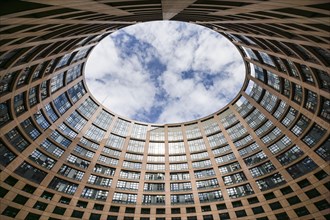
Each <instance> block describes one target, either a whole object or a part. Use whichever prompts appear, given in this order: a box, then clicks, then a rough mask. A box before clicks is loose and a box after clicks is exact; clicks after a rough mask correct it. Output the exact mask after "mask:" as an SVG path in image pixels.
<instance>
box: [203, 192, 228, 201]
mask: <svg viewBox="0 0 330 220" xmlns="http://www.w3.org/2000/svg"><path fill="white" fill-rule="evenodd" d="M198 197H199V201H200V202H211V201H219V200H223V197H222V192H221V191H220V190H217V191H210V192H203V193H198Z"/></svg>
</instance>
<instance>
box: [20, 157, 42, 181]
mask: <svg viewBox="0 0 330 220" xmlns="http://www.w3.org/2000/svg"><path fill="white" fill-rule="evenodd" d="M15 173H16V174H18V175H20V176H21V177H24V178H26V179H28V180H30V181H32V182H35V183H38V184H39V183H41V181H42V180H43V179H44V178H45V177H46V175H47V173H46V172H44V171H42V170H39V169H37V168H35V167H34V166H31V165H30V164H28V163H26V162H23V163H22V164H21V165H20V166H19V167H17V169H16V170H15Z"/></svg>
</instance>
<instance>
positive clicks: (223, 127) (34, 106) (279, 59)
mask: <svg viewBox="0 0 330 220" xmlns="http://www.w3.org/2000/svg"><path fill="white" fill-rule="evenodd" d="M0 4H1V12H0V13H1V23H0V24H1V26H0V28H1V38H0V42H1V49H0V77H1V78H0V129H1V131H0V172H1V173H0V174H1V185H0V197H1V198H0V199H1V200H0V219H32V220H35V219H41V220H46V219H47V220H48V219H49V220H54V219H90V220H98V219H100V220H105V219H108V220H113V219H118V220H123V219H125V220H130V219H134V220H135V219H139V220H147V219H148V220H149V219H150V220H165V219H166V220H179V219H181V220H194V219H198V220H202V219H203V220H210V219H221V220H224V219H245V220H246V219H249V220H250V219H258V220H266V219H280V220H284V219H317V220H321V219H330V211H329V210H330V205H329V202H330V199H329V198H330V196H329V190H330V178H329V160H330V151H329V146H330V140H329V134H330V132H329V127H330V126H329V125H330V93H329V92H330V75H329V72H330V46H329V45H330V44H329V41H330V38H329V21H330V20H329V19H330V18H329V1H326V0H313V1H308V0H307V1H277V0H270V1H257V0H238V1H215V0H205V1H204V0H196V1H194V0H183V1H174V0H173V1H172V0H150V1H143V0H141V1H140V0H139V1H127V0H95V1H91V0H76V1H63V0H47V1H42V0H26V1H1V3H0ZM163 19H166V20H178V21H185V22H193V23H196V24H199V25H203V26H205V27H208V28H211V29H213V30H215V31H217V32H219V33H220V34H222V35H224V36H225V37H227V38H228V39H230V40H231V42H232V43H233V44H234V45H235V46H236V47H237V48H238V49H239V51H240V53H241V54H242V57H243V58H244V62H245V66H246V73H242V74H246V79H245V83H244V86H243V88H242V90H241V91H240V92H239V94H238V96H237V97H236V98H235V99H234V100H232V101H231V102H230V103H229V104H228V105H227V106H226V107H224V108H222V109H220V110H219V111H218V112H216V113H214V114H212V115H209V116H207V117H204V118H201V119H198V120H194V121H189V122H184V123H177V124H165V125H159V124H148V123H143V122H138V121H133V120H130V119H127V118H124V117H121V116H120V112H118V113H119V115H118V114H116V113H114V112H112V111H111V110H109V109H106V108H105V107H103V106H102V104H101V103H99V102H98V101H97V100H95V98H94V97H93V96H92V94H90V92H89V91H88V89H87V87H86V84H85V81H84V66H85V63H86V60H87V58H88V54H89V53H90V51H91V50H92V49H93V47H94V46H95V45H97V43H98V42H99V41H100V40H101V39H103V38H104V37H106V36H107V35H109V34H111V33H112V32H114V31H116V30H118V29H120V28H123V27H126V26H128V25H131V24H134V23H136V22H144V21H152V20H163Z"/></svg>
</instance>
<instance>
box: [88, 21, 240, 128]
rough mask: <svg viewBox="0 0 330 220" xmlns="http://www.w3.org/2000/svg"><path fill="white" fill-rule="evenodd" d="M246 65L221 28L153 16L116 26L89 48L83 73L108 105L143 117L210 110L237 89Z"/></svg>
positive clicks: (184, 116)
mask: <svg viewBox="0 0 330 220" xmlns="http://www.w3.org/2000/svg"><path fill="white" fill-rule="evenodd" d="M245 75H246V73H245V66H244V62H243V59H242V56H241V55H240V53H239V52H238V50H237V49H236V48H235V46H234V45H233V44H232V43H231V42H230V41H229V40H228V39H226V38H225V37H223V36H222V35H221V34H219V33H217V32H215V31H212V30H211V29H208V28H205V27H203V26H200V25H195V24H191V23H186V22H177V21H153V22H146V23H139V24H135V25H131V26H129V27H126V28H123V29H120V30H118V31H116V32H114V33H113V34H110V35H109V36H107V37H106V38H104V39H103V40H102V41H101V42H100V43H99V44H98V45H97V46H96V47H95V48H94V49H93V51H92V52H91V54H90V56H89V58H88V60H87V64H86V68H85V78H86V82H87V86H88V89H89V90H90V91H91V93H92V94H93V96H94V97H95V98H96V99H97V100H98V101H100V102H101V103H102V104H103V105H104V106H106V107H108V108H109V109H110V110H111V111H113V112H115V113H117V114H119V115H122V116H125V117H127V118H130V119H134V120H137V121H142V122H148V123H160V124H164V123H178V122H184V121H190V120H194V119H198V118H201V117H204V116H207V115H209V114H212V113H214V112H216V111H217V110H219V109H220V108H222V107H224V106H225V105H227V104H228V103H229V102H230V101H231V100H232V99H233V98H234V97H235V96H236V95H237V94H238V92H239V91H240V89H241V88H242V85H243V83H244V80H245Z"/></svg>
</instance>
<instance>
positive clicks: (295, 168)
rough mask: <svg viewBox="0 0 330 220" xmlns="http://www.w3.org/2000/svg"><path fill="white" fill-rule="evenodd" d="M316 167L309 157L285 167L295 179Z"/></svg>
mask: <svg viewBox="0 0 330 220" xmlns="http://www.w3.org/2000/svg"><path fill="white" fill-rule="evenodd" d="M316 168H317V165H316V164H315V163H314V161H313V160H312V159H311V158H309V157H305V158H304V159H303V160H301V161H299V162H298V163H296V164H294V165H292V166H290V167H288V168H286V170H287V171H288V173H289V174H290V175H291V176H292V178H294V179H296V178H298V177H300V176H302V175H305V174H306V173H309V172H310V171H312V170H314V169H316Z"/></svg>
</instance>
